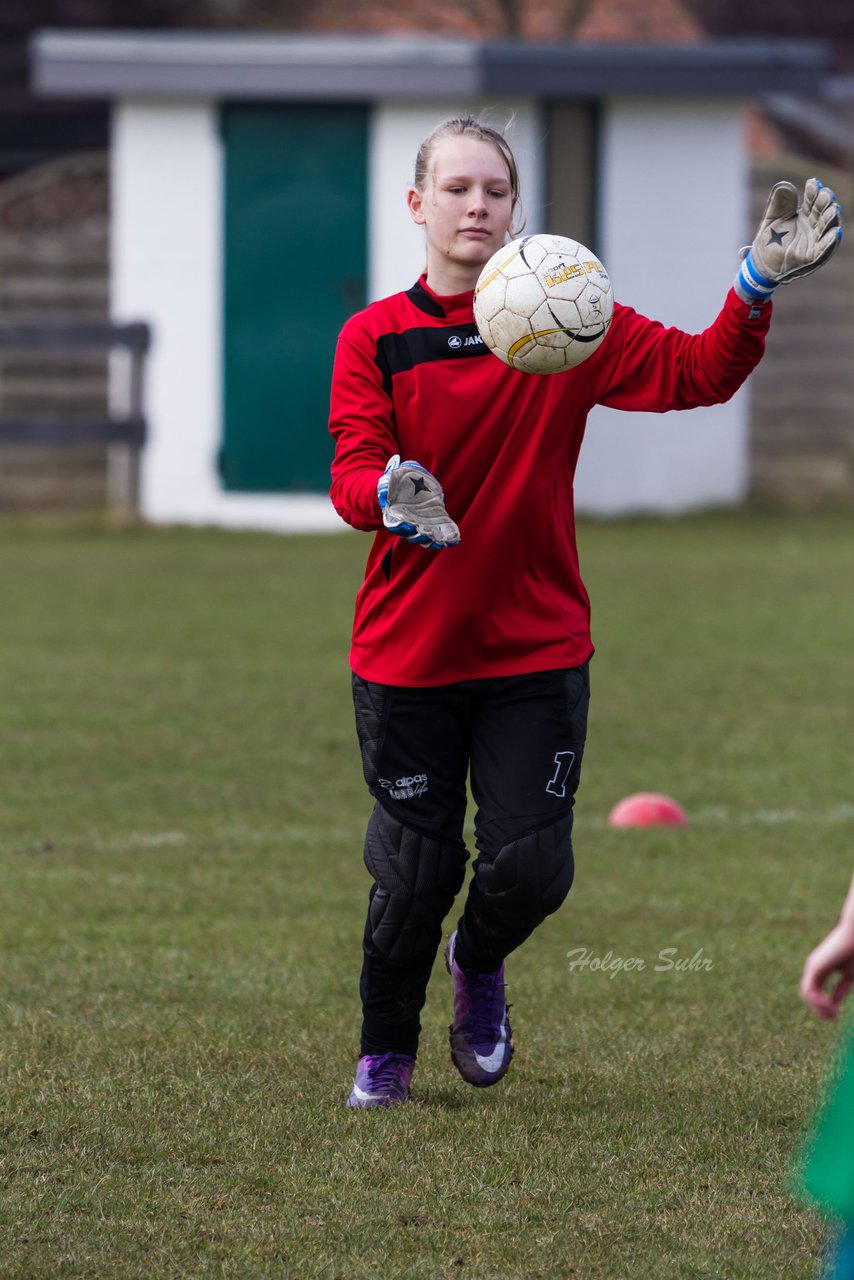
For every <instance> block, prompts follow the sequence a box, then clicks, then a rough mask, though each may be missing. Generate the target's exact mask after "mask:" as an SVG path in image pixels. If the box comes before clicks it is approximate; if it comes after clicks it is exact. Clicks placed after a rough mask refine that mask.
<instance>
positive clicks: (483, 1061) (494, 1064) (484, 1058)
mask: <svg viewBox="0 0 854 1280" xmlns="http://www.w3.org/2000/svg"><path fill="white" fill-rule="evenodd" d="M506 1043H507V1028H506V1027H505V1026H504V1025H502V1027H501V1034H500V1036H499V1037H498V1043H497V1044H496V1046H495V1048H494V1049H493V1050H492V1053H489V1054H482V1053H478V1051H477V1049H475V1051H474V1056H475V1059H476V1061H477V1065H478V1066H479V1067H480V1069H481V1071H497V1070H498V1068H499V1067H500V1066H501V1064H502V1062H503V1061H504V1046H505V1044H506Z"/></svg>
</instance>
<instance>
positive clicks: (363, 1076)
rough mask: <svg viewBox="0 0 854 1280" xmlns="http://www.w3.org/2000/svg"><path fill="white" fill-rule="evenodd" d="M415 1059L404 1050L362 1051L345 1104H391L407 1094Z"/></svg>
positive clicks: (375, 1105)
mask: <svg viewBox="0 0 854 1280" xmlns="http://www.w3.org/2000/svg"><path fill="white" fill-rule="evenodd" d="M414 1066H415V1059H414V1058H410V1057H409V1056H408V1054H405V1053H380V1054H365V1055H364V1057H362V1058H360V1059H359V1065H358V1066H357V1068H356V1079H355V1080H354V1081H353V1092H352V1093H351V1094H350V1097H349V1098H348V1099H347V1106H348V1107H394V1106H398V1105H399V1104H400V1103H402V1102H406V1100H407V1098H408V1097H409V1082H410V1080H411V1079H412V1071H413V1068H414Z"/></svg>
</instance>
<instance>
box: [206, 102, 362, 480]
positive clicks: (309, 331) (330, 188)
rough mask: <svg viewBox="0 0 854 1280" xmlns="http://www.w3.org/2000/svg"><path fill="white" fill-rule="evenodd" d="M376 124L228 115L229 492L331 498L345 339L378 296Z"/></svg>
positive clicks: (313, 115) (355, 116) (323, 117)
mask: <svg viewBox="0 0 854 1280" xmlns="http://www.w3.org/2000/svg"><path fill="white" fill-rule="evenodd" d="M367 116H368V113H367V108H366V107H361V106H344V107H337V106H335V107H326V106H279V105H272V104H271V105H267V104H265V105H260V106H244V105H228V106H225V107H224V108H223V112H222V132H223V138H224V151H225V298H224V326H225V332H224V342H223V357H224V358H223V376H224V383H225V385H224V395H223V403H224V426H223V441H222V450H221V454H220V470H221V473H222V478H223V483H224V485H225V487H226V489H233V490H242V491H244V492H246V491H249V492H254V493H271V492H281V491H291V492H307V491H308V492H311V491H320V492H323V491H325V490H326V489H327V488H328V485H329V463H330V460H331V457H332V447H331V442H330V439H329V434H328V431H327V425H326V424H327V417H328V412H329V378H330V373H331V369H332V359H333V355H334V352H335V339H336V337H337V334H338V331H339V329H340V328H341V325H342V324H343V322H344V320H345V319H346V318H347V316H349V315H351V314H352V313H353V312H354V311H357V310H358V309H359V307H362V306H364V305H365V299H366V272H367V216H368V215H367Z"/></svg>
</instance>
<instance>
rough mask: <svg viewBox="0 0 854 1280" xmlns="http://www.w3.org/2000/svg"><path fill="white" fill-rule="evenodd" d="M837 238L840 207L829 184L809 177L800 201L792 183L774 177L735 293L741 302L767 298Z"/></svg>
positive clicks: (812, 267)
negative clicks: (775, 180) (773, 182)
mask: <svg viewBox="0 0 854 1280" xmlns="http://www.w3.org/2000/svg"><path fill="white" fill-rule="evenodd" d="M841 239H842V210H841V209H840V207H839V203H838V201H837V199H836V196H835V195H834V194H833V192H832V191H831V189H830V187H826V186H824V184H823V183H821V182H819V180H818V178H809V179H808V180H807V184H806V186H805V187H804V201H803V204H802V205H800V207H799V206H798V192H797V189H796V188H795V187H793V186H792V184H791V182H778V183H777V184H776V186H775V187H773V188H772V190H771V194H770V196H769V197H768V203H767V205H766V206H765V212H764V214H763V215H762V221H761V222H760V224H759V230H758V231H757V233H756V239H755V240H754V241H753V244H752V245H751V246H750V248H749V249H748V250H747V253H746V256H745V258H744V261H743V262H742V264H741V270H740V271H739V273H738V275H737V276H736V279H735V284H734V288H735V291H736V293H737V294H738V296H739V297H740V298H741V300H742V302H747V303H751V304H753V303H757V302H759V303H761V302H767V301H768V299H769V298H770V297H771V294H772V293H773V292H774V290H775V289H776V287H777V285H778V284H788V283H789V282H790V281H791V280H797V279H799V278H800V277H801V276H808V275H809V274H810V273H811V272H812V271H816V270H818V268H819V267H820V266H821V264H822V263H823V262H826V261H827V259H828V258H829V257H830V255H831V254H832V253H833V250H834V249H835V248H836V246H837V245H838V244H839V242H840V240H841ZM742 252H744V251H742Z"/></svg>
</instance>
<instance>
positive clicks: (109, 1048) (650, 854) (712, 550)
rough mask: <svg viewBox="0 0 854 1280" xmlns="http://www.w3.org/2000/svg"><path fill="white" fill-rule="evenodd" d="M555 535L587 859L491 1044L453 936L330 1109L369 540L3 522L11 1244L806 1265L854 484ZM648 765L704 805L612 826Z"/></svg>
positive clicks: (391, 1272) (203, 1254) (618, 1263)
mask: <svg viewBox="0 0 854 1280" xmlns="http://www.w3.org/2000/svg"><path fill="white" fill-rule="evenodd" d="M580 546H581V554H582V565H583V568H584V570H585V576H586V579H587V583H588V586H589V588H590V591H591V594H592V596H593V602H594V636H595V639H596V641H597V644H598V647H599V651H598V653H597V656H596V658H595V660H594V664H593V688H594V692H593V703H592V710H591V732H590V741H589V748H588V753H587V757H586V760H585V776H584V779H583V783H582V789H581V793H580V797H579V804H578V808H577V823H576V862H577V876H576V884H575V887H574V889H573V891H572V894H571V895H570V898H569V899H568V901H567V903H566V905H565V907H564V908H563V909H562V911H561V912H560V913H559V914H558V915H557V916H555V917H552V918H551V919H550V920H549V921H548V922H547V923H546V924H545V925H544V926H543V927H542V929H540V930H539V931H538V932H537V934H536V935H534V937H533V938H532V939H531V940H530V941H529V943H527V944H526V945H525V946H524V947H523V948H522V949H521V950H520V951H519V952H518V953H517V954H516V955H515V956H514V957H513V958H512V960H511V961H510V962H509V965H508V980H509V983H510V989H509V998H510V999H511V1001H512V1002H513V1005H514V1009H513V1025H514V1031H515V1035H516V1040H517V1043H518V1052H517V1056H516V1058H515V1060H514V1066H513V1070H512V1072H511V1074H510V1076H509V1077H508V1079H507V1080H506V1081H505V1082H504V1083H503V1084H502V1085H499V1086H498V1087H497V1088H495V1089H491V1090H475V1089H471V1088H469V1087H468V1086H466V1085H465V1084H464V1083H463V1082H462V1081H461V1080H460V1078H459V1077H458V1076H457V1075H456V1073H455V1072H454V1070H453V1068H452V1067H451V1064H450V1061H449V1059H448V1055H447V1048H446V1037H447V1024H448V1021H449V1016H450V989H449V982H448V979H447V977H446V975H445V974H444V972H443V971H441V968H440V966H439V965H437V969H436V973H435V975H434V981H433V985H432V987H431V992H430V998H429V1000H428V1005H427V1009H426V1011H425V1032H424V1037H423V1045H422V1052H421V1056H420V1058H419V1065H418V1070H417V1073H416V1077H415V1081H414V1093H413V1101H412V1103H411V1104H410V1105H409V1106H408V1107H406V1108H403V1109H400V1110H398V1111H395V1112H387V1113H384V1112H361V1113H353V1112H349V1111H347V1110H346V1109H345V1108H344V1105H343V1103H344V1100H345V1098H346V1095H347V1093H348V1091H349V1085H350V1081H351V1078H352V1072H353V1067H354V1062H355V1056H356V1049H357V1031H358V1024H359V1010H358V1005H357V999H356V985H357V976H358V968H359V959H360V954H359V945H360V939H361V929H362V921H363V911H364V905H365V901H366V893H367V888H368V884H369V881H368V876H367V873H366V872H365V870H364V868H363V866H362V862H361V841H362V831H363V826H364V822H365V820H366V817H367V814H368V811H369V804H370V801H369V798H368V796H367V794H366V793H365V792H364V790H363V783H362V780H361V772H360V767H359V762H358V755H357V750H356V744H355V734H354V730H353V726H352V713H351V708H350V704H349V672H348V668H347V640H348V631H349V622H350V615H351V609H352V600H353V596H354V593H355V590H356V587H357V585H358V581H359V578H360V573H361V566H362V563H363V561H364V557H365V555H366V552H367V547H368V540H367V539H365V538H362V537H360V536H357V535H352V536H340V537H338V536H328V537H316V538H312V537H293V538H276V537H267V536H263V535H253V534H233V533H223V532H211V531H172V530H169V531H153V530H130V531H114V532H108V531H105V530H101V529H97V528H81V527H79V526H78V527H67V528H63V527H39V526H38V525H30V526H26V525H12V524H6V525H3V526H0V589H2V596H0V599H2V625H0V726H2V734H0V766H2V768H0V778H2V787H1V788H0V858H2V870H1V873H2V880H3V885H4V900H5V909H4V912H3V922H2V935H3V936H2V955H3V985H2V999H0V1072H1V1073H2V1075H0V1080H2V1093H0V1098H2V1118H0V1133H2V1143H0V1176H2V1187H0V1275H2V1276H3V1277H26V1280H37V1278H39V1277H56V1276H92V1277H114V1276H115V1277H125V1276H128V1277H130V1276H151V1277H172V1276H174V1277H187V1276H189V1277H208V1276H227V1277H236V1276H240V1277H244V1276H245V1277H255V1276H259V1277H260V1276H281V1277H290V1278H291V1280H313V1278H315V1277H317V1278H319V1280H335V1278H336V1277H339V1278H340V1280H356V1278H362V1277H364V1278H366V1280H368V1278H370V1280H373V1278H374V1277H382V1278H383V1280H398V1278H403V1277H406V1278H407V1280H408V1278H409V1277H413V1278H419V1280H422V1278H423V1280H426V1278H428V1277H430V1278H433V1277H443V1276H455V1277H462V1278H463V1280H466V1278H468V1280H511V1278H512V1280H515V1278H517V1277H518V1278H519V1280H535V1278H537V1277H548V1280H564V1278H566V1277H577V1278H578V1280H597V1278H600V1277H602V1278H607V1280H629V1278H631V1280H659V1278H660V1280H665V1278H667V1280H693V1278H694V1277H697V1278H699V1277H720V1278H722V1280H740V1278H744V1280H765V1278H766V1277H767V1278H768V1280H772V1278H773V1280H779V1278H780V1277H783V1276H785V1277H786V1280H799V1278H804V1280H805V1278H807V1277H813V1276H814V1274H815V1261H814V1259H815V1256H816V1254H817V1251H818V1250H819V1249H820V1246H821V1241H822V1239H823V1234H824V1232H823V1227H822V1224H821V1223H820V1222H819V1220H818V1219H817V1218H816V1217H814V1216H813V1214H812V1213H811V1212H809V1211H808V1210H805V1209H803V1208H802V1207H801V1206H800V1205H799V1204H798V1203H796V1202H795V1201H794V1200H792V1199H791V1198H790V1196H789V1195H788V1193H787V1191H786V1187H785V1173H786V1166H787V1162H788V1160H789V1158H790V1154H791V1152H792V1151H793V1149H794V1148H795V1146H796V1144H797V1142H798V1138H799V1135H800V1134H801V1132H802V1131H803V1129H804V1126H805V1124H806V1122H807V1117H808V1115H809V1112H810V1108H811V1106H812V1103H813V1099H814V1098H815V1096H816V1091H817V1089H818V1087H819V1082H820V1081H821V1079H822V1078H823V1076H824V1074H825V1070H826V1067H827V1064H828V1062H829V1056H830V1054H831V1051H832V1046H833V1044H834V1042H835V1039H836V1036H837V1034H838V1032H837V1031H835V1030H834V1029H833V1028H828V1027H827V1026H824V1025H819V1024H818V1023H817V1022H816V1021H815V1020H813V1019H811V1017H810V1016H809V1015H808V1014H807V1012H806V1011H805V1010H804V1009H803V1007H802V1006H801V1005H800V1003H799V1001H798V999H797V994H796V987H797V978H798V975H799V972H800V966H801V963H802V960H803V957H804V955H805V953H806V951H807V950H808V949H809V948H810V947H811V946H812V945H813V944H814V943H815V942H816V941H817V940H818V939H819V937H820V936H822V934H823V933H824V932H825V930H826V929H827V927H828V926H829V924H830V923H831V922H832V920H833V918H834V916H835V913H836V910H837V908H838V906H839V905H840V903H841V899H842V896H843V893H844V890H845V887H846V885H847V883H848V881H849V879H850V876H851V869H852V865H854V789H853V788H852V781H851V731H850V725H851V707H852V704H854V664H852V654H854V594H852V590H851V583H852V549H854V538H853V537H852V531H851V523H850V518H849V517H846V516H844V515H842V514H836V515H831V514H828V515H824V516H784V515H777V514H773V513H765V514H763V513H756V512H752V513H751V512H747V513H738V514H735V515H710V516H703V517H696V518H691V519H685V520H679V521H672V522H656V521H636V522H627V523H615V524H601V525H600V524H593V523H583V524H582V526H581V529H580ZM638 790H663V791H667V792H669V793H670V794H672V795H674V796H676V797H677V799H679V801H680V802H681V803H682V804H683V805H684V806H685V808H686V809H687V810H688V812H689V815H690V816H691V818H692V822H691V825H690V826H689V827H688V828H686V829H684V830H673V829H671V830H652V831H615V830H614V829H612V828H610V827H609V826H608V824H607V815H608V812H609V810H610V808H611V807H612V805H613V804H614V803H615V802H616V801H617V800H618V799H620V798H621V797H622V796H624V795H626V794H627V793H629V792H632V791H638ZM449 923H450V922H449ZM575 948H585V949H588V950H589V953H590V956H591V957H596V958H599V959H603V958H606V957H607V956H608V953H609V952H610V959H611V961H613V960H615V959H617V960H620V959H623V960H625V959H631V960H633V961H635V962H642V963H643V966H644V967H643V968H641V967H640V964H639V963H635V964H634V969H633V971H632V972H626V971H622V972H620V971H617V972H613V970H612V971H611V972H610V973H609V972H608V971H604V972H603V971H602V970H601V969H600V970H598V971H591V970H590V969H589V968H588V969H579V968H576V969H575V970H573V969H572V968H571V965H570V961H569V959H568V958H567V953H568V952H569V951H570V950H572V949H575ZM662 950H669V953H670V954H671V956H672V957H673V958H678V959H682V960H687V959H690V958H691V957H692V956H696V955H697V953H698V951H699V952H701V957H700V958H701V959H705V960H708V962H709V964H710V966H711V967H708V965H706V966H700V965H698V966H697V967H695V968H693V969H687V970H676V969H666V968H664V969H662V968H659V969H658V970H656V965H657V964H658V963H659V962H658V956H659V953H660V952H661V951H662Z"/></svg>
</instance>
